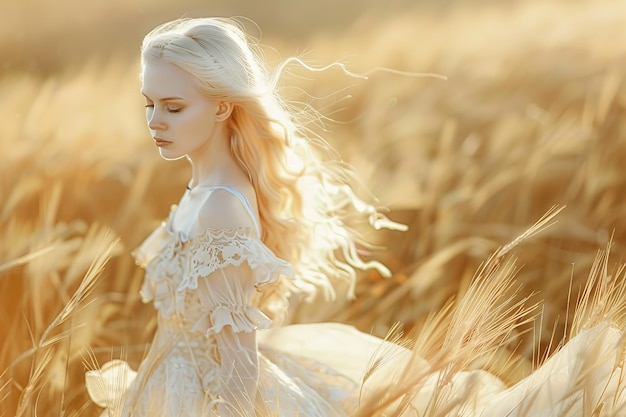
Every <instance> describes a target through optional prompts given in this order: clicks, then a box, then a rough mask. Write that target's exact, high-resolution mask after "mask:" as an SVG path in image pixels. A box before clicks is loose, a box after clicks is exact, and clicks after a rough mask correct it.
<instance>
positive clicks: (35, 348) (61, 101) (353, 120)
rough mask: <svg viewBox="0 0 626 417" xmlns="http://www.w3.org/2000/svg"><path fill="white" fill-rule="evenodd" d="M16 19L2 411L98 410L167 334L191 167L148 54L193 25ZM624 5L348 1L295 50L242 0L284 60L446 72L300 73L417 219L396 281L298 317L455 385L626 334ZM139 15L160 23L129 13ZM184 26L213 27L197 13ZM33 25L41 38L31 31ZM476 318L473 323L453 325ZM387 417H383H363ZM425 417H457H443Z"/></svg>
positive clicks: (410, 218)
mask: <svg viewBox="0 0 626 417" xmlns="http://www.w3.org/2000/svg"><path fill="white" fill-rule="evenodd" d="M17 3H18V2H14V4H6V5H3V7H6V11H7V13H6V14H4V15H3V17H1V18H0V21H3V23H4V24H3V25H0V26H2V32H0V37H1V38H2V41H0V48H2V51H3V59H4V65H3V69H2V73H1V74H2V75H1V78H0V114H2V123H0V155H1V159H0V161H1V163H2V168H1V169H2V175H1V177H0V201H1V202H2V204H1V206H0V231H1V237H2V239H1V241H0V297H1V302H0V329H1V330H0V332H2V333H1V334H0V336H1V340H2V345H1V348H0V416H12V415H17V416H34V415H37V416H44V417H46V416H62V415H64V416H66V415H67V416H77V415H97V413H98V410H97V408H96V407H95V406H94V405H92V404H91V403H90V402H89V400H88V397H87V393H86V390H85V388H84V373H85V371H86V370H87V369H92V368H94V367H95V366H96V364H97V363H103V362H105V361H106V360H108V359H111V358H120V357H122V358H125V359H127V360H128V361H129V362H130V363H131V365H132V366H134V367H135V368H136V366H137V364H138V363H139V362H140V360H141V358H142V355H143V354H144V352H145V349H146V343H148V342H149V341H150V339H151V336H152V333H153V331H154V328H155V318H154V310H153V309H152V307H151V306H149V305H143V304H142V303H141V302H140V300H139V286H140V285H141V279H142V271H141V270H140V269H138V268H137V267H136V266H135V264H134V262H133V260H132V258H131V256H130V251H131V250H132V249H133V248H134V247H135V246H136V245H138V244H139V243H140V242H141V240H142V239H143V238H144V237H145V236H146V235H147V234H148V233H149V231H150V230H152V228H154V227H155V226H156V225H157V224H158V223H159V222H160V221H161V219H162V218H163V217H164V216H166V214H167V212H168V211H169V207H170V204H172V203H173V202H175V201H177V199H178V198H179V196H180V194H181V192H182V190H183V189H184V186H185V184H186V181H187V178H188V176H189V174H190V172H189V170H188V167H187V166H186V164H185V163H184V162H175V163H172V162H166V161H162V160H160V159H159V157H158V154H157V152H156V151H155V149H153V145H152V143H151V141H150V137H149V134H148V132H147V129H146V127H145V119H144V114H143V102H142V98H141V96H140V94H139V93H138V90H139V81H138V72H139V66H138V60H137V59H138V57H137V56H136V55H137V51H138V44H139V42H140V39H141V35H142V34H143V33H145V32H146V31H147V30H148V29H149V28H150V27H152V26H154V25H155V24H157V23H159V22H160V21H164V20H168V19H171V18H174V17H179V16H180V15H183V14H184V13H185V10H186V9H184V6H180V5H178V6H176V7H174V6H172V5H170V4H168V3H167V2H165V1H162V2H159V1H157V2H153V3H151V4H149V3H147V2H144V1H139V0H138V1H137V2H136V3H125V4H121V2H120V4H117V3H116V2H111V3H110V4H109V6H108V7H109V9H106V10H105V12H106V13H105V12H103V10H102V9H101V8H99V7H104V6H98V7H96V6H93V5H91V3H89V5H83V6H80V7H82V9H77V7H79V6H78V4H79V3H77V2H76V3H74V2H72V1H69V0H67V1H66V2H61V3H59V5H58V7H57V8H56V9H55V10H54V13H53V12H52V11H50V12H49V13H48V11H47V10H46V9H45V7H44V6H43V3H41V4H40V3H38V2H36V1H34V0H28V1H25V2H23V3H20V4H17ZM66 3H67V4H66ZM622 3H623V2H622V0H595V1H593V0H569V1H565V0H551V1H538V0H537V1H533V0H527V1H515V2H504V1H501V2H497V1H484V2H479V1H474V2H463V1H456V2H446V5H445V6H443V5H442V4H440V5H438V6H437V7H434V6H433V5H432V4H430V3H429V2H427V1H423V2H417V3H412V2H408V1H407V2H400V1H399V2H397V4H396V5H395V7H391V6H390V7H389V8H388V10H386V11H385V12H384V13H381V12H379V9H377V8H380V7H382V4H378V3H376V2H374V1H371V2H364V3H363V4H367V6H368V7H369V8H365V7H363V10H353V9H351V8H350V6H351V5H352V6H355V5H356V4H358V3H350V2H346V3H345V4H344V5H343V6H342V7H340V8H339V10H338V11H337V14H338V15H339V16H343V19H344V20H343V21H337V22H330V23H329V22H328V21H324V22H322V19H323V18H322V17H320V16H319V15H315V16H317V17H316V18H317V19H319V27H318V28H317V29H316V22H318V21H317V20H315V19H312V20H311V21H309V22H307V24H306V25H304V26H305V27H303V28H300V30H301V32H298V33H296V32H293V33H292V32H290V31H295V29H294V27H295V26H297V25H294V24H293V22H291V26H288V25H285V26H284V28H283V29H282V30H281V26H280V24H281V22H282V21H281V19H285V17H284V16H283V15H281V14H280V13H278V12H276V13H274V14H272V13H270V12H268V11H267V10H265V9H263V10H261V9H262V8H259V7H258V6H257V7H254V6H250V4H248V5H247V8H246V7H243V5H244V3H241V5H240V6H241V9H242V10H241V11H238V12H237V13H239V14H243V13H244V11H248V13H247V16H250V17H251V18H252V19H254V20H255V21H256V22H257V23H258V25H259V27H260V28H261V29H263V28H264V25H266V27H268V30H263V36H262V38H261V43H262V44H263V45H264V47H265V51H266V54H267V58H268V60H269V61H270V63H273V64H277V63H278V62H279V61H280V59H283V58H286V57H287V56H289V55H291V54H298V55H300V56H302V57H303V59H305V60H306V62H308V63H309V64H311V65H313V66H316V65H318V66H323V65H326V64H328V63H330V62H341V63H343V64H345V65H346V67H347V68H349V69H350V70H351V71H353V72H356V73H366V72H370V71H371V70H373V69H375V68H378V67H385V68H390V69H395V70H398V71H405V72H412V73H423V74H437V75H438V76H421V77H416V76H413V75H407V74H400V73H397V72H396V73H392V72H389V71H373V72H370V75H369V77H368V79H366V80H365V79H361V78H353V77H349V76H348V75H346V74H345V73H342V72H341V71H338V70H336V69H330V70H327V71H323V72H314V73H312V72H309V71H306V70H304V69H302V68H297V67H294V68H292V69H291V70H290V71H289V74H287V79H286V80H285V85H286V86H285V87H284V88H285V94H286V95H287V96H288V97H289V98H290V99H291V100H293V101H298V102H306V103H310V104H312V105H313V106H314V107H316V108H318V109H319V110H320V111H321V113H322V114H324V115H325V116H327V117H328V119H329V120H328V121H327V122H325V125H324V126H323V129H324V130H323V134H324V136H325V137H326V138H327V140H328V141H329V142H330V143H331V144H332V145H333V146H334V147H335V148H336V149H337V150H338V151H339V153H340V154H341V155H342V156H343V157H344V159H345V160H346V161H348V162H350V163H351V164H352V165H354V166H355V167H356V169H357V171H358V172H359V173H360V174H361V175H362V177H363V180H364V183H365V184H366V185H367V186H368V187H369V189H370V190H371V191H372V193H373V194H374V195H376V196H377V197H378V198H379V200H380V202H381V204H382V205H384V206H386V207H388V208H389V217H390V218H392V219H394V220H397V221H400V222H403V223H405V224H407V225H408V226H409V230H408V232H404V233H400V232H380V233H378V234H376V235H372V236H371V238H372V239H373V240H375V241H376V243H377V244H378V245H379V246H380V247H381V249H380V250H377V251H376V252H375V254H374V255H375V256H376V257H377V258H379V259H381V260H382V261H383V262H385V263H386V264H387V265H388V266H389V267H390V268H391V270H392V271H393V275H392V277H391V278H388V279H385V278H382V277H381V276H379V275H378V274H376V273H363V274H361V275H360V276H359V281H358V285H357V298H356V299H355V300H350V301H349V300H346V299H345V298H342V297H339V299H338V300H337V301H335V302H333V303H331V304H328V305H324V306H323V308H321V305H322V303H325V301H324V300H316V301H315V302H314V303H312V304H308V305H301V306H295V307H294V311H293V314H292V320H293V321H296V322H314V321H325V320H331V321H341V322H345V323H349V324H352V325H355V326H356V327H358V328H359V329H361V330H363V331H366V332H370V333H373V334H375V335H377V336H381V337H383V336H385V335H388V334H389V333H390V331H392V330H394V329H395V330H394V331H395V332H396V333H397V332H399V331H400V330H402V331H404V333H405V334H406V335H407V337H409V338H413V339H414V341H415V343H416V346H417V347H419V352H418V353H419V355H421V356H422V357H425V358H427V359H428V358H435V357H436V358H437V361H439V362H437V364H438V365H437V366H439V367H440V369H443V368H445V367H446V366H451V364H453V365H454V366H452V368H454V369H458V370H475V369H484V370H487V371H489V372H490V373H492V374H495V375H497V376H498V377H499V378H500V379H501V380H502V381H503V382H504V383H505V384H507V385H512V384H514V383H516V382H517V381H519V380H521V379H522V378H523V377H524V376H526V375H528V374H530V373H532V372H533V370H534V369H536V367H537V366H538V365H539V364H540V363H542V361H544V360H546V358H548V357H549V356H550V354H552V352H555V351H557V350H558V349H559V348H560V347H561V345H562V344H563V343H565V342H566V341H567V340H569V339H570V338H571V337H573V336H575V335H576V334H577V333H579V332H581V331H583V330H584V329H586V328H589V327H590V326H592V325H594V324H598V323H602V322H608V323H610V325H612V326H615V327H616V328H618V329H622V328H623V327H624V325H626V318H625V317H624V312H625V311H626V299H625V297H624V296H623V295H624V289H625V284H624V271H623V263H622V262H623V259H622V258H623V256H624V253H625V251H624V249H625V246H624V245H625V244H626V218H625V216H624V215H623V212H622V210H625V211H626V175H624V167H625V166H626V80H625V79H624V78H625V77H624V75H625V69H626V30H625V29H624V22H626V8H624V5H623V4H622ZM93 4H96V3H93ZM218 4H219V6H216V7H218V9H219V7H222V8H223V9H219V10H224V11H227V10H228V9H227V8H226V6H225V5H226V4H227V3H226V2H224V4H222V3H218ZM307 7H309V8H310V10H308V9H306V8H307ZM320 7H326V6H323V5H322V6H320ZM328 7H330V6H328ZM302 8H303V10H302V11H301V13H302V15H306V13H308V12H310V11H312V10H313V9H315V7H314V6H310V5H305V3H304V2H302ZM257 9H258V10H257ZM138 10H141V13H142V14H141V16H145V19H143V20H142V21H141V23H137V21H136V20H134V19H132V18H131V17H129V16H137V13H139V12H138ZM188 10H189V14H197V15H200V14H202V13H206V8H204V9H203V8H202V5H201V3H200V2H189V5H188ZM289 10H290V12H291V13H295V11H294V10H292V9H289ZM316 10H317V9H316ZM329 11H330V9H329ZM107 13H108V14H107ZM133 13H135V15H133ZM220 13H223V11H221V12H220ZM29 14H30V16H32V19H33V22H34V23H35V24H33V25H31V26H28V30H26V29H24V28H21V29H20V28H19V27H18V26H19V23H20V22H23V19H24V16H26V15H29ZM73 14H75V15H76V16H79V17H75V18H76V19H77V22H79V23H77V24H76V25H77V27H79V28H80V29H81V30H82V29H84V28H86V27H90V25H93V26H92V27H94V32H97V31H96V30H100V29H102V28H103V27H109V26H112V24H115V23H116V22H117V24H118V25H117V26H115V27H116V30H114V31H111V28H110V27H109V28H108V29H107V30H108V31H109V32H115V33H114V34H112V35H111V39H105V38H104V36H102V35H100V37H98V36H97V33H100V32H97V33H95V34H94V33H92V34H86V35H85V36H84V37H83V36H80V33H78V34H77V33H76V32H72V31H67V30H65V31H64V30H62V29H63V28H64V25H66V23H67V22H66V19H67V16H70V15H73ZM17 16H19V17H20V18H19V19H18V18H16V17H17ZM103 16H104V17H103ZM12 17H13V18H12ZM90 19H91V20H90ZM98 19H99V20H98ZM337 19H339V18H337ZM288 20H290V21H291V20H293V19H288ZM246 25H250V22H247V23H246ZM31 27H32V30H31ZM252 29H253V30H254V29H255V27H254V26H253V25H252ZM307 31H308V32H307ZM16 39H20V41H19V42H17V41H16ZM124 39H125V40H124ZM44 40H45V42H44ZM55 42H57V43H55ZM55 45H60V46H56V47H55ZM86 51H92V52H93V53H91V54H88V53H86ZM439 76H443V77H445V80H444V79H442V78H441V77H439ZM545 213H552V215H553V217H550V218H549V219H547V220H546V223H547V224H544V225H543V226H541V227H540V229H541V230H540V232H539V233H531V234H529V235H528V236H527V235H524V232H525V231H526V230H528V228H529V227H531V226H532V225H533V224H534V223H535V222H537V221H538V220H539V219H541V218H542V216H543V215H544V214H545ZM530 235H532V236H530ZM519 236H521V238H519V239H518V237H519ZM509 242H513V243H512V244H511V245H509V246H507V244H509ZM503 248H504V249H503ZM505 252H506V253H505ZM481 265H482V266H481ZM341 285H342V284H341V283H338V287H339V288H341ZM486 306H491V307H486ZM460 314H465V316H466V318H467V320H469V321H465V322H463V323H460V322H457V321H455V320H456V319H455V317H457V316H458V315H460ZM474 318H475V319H476V320H475V321H472V320H473V319H474ZM468 322H469V323H472V325H473V326H474V328H473V330H474V331H475V333H476V334H480V336H479V337H478V339H476V340H473V339H471V338H470V339H471V340H472V341H471V343H470V342H468V343H467V345H466V346H465V347H463V349H460V350H459V349H457V350H456V351H454V352H453V349H452V348H451V346H448V345H446V340H448V339H449V338H450V337H452V336H451V335H455V334H457V333H458V332H459V331H460V329H461V327H462V326H463V325H465V324H467V323H468ZM397 323H399V324H397ZM464 323H465V324H464ZM441 352H447V353H446V354H447V355H448V356H446V355H444V354H441ZM592 354H593V353H592V352H590V353H589V355H590V356H591V355H592ZM578 360H580V361H583V360H584V358H578ZM584 384H585V383H584V381H581V382H580V387H582V388H581V389H583V388H584ZM397 389H398V390H399V391H398V393H397V395H398V396H402V395H404V394H406V393H407V392H409V391H410V388H407V385H403V384H398V387H397ZM381 395H382V394H381ZM381 407H382V406H380V403H376V402H375V401H373V402H372V403H368V404H367V405H366V407H364V408H363V409H362V410H361V414H360V415H382V414H380V413H381V412H382V411H380V410H381V409H382V408H381ZM622 411H623V410H622ZM389 415H391V414H389ZM427 415H430V416H439V415H440V416H444V415H457V414H454V412H453V411H451V410H450V409H449V408H445V407H443V406H441V407H440V408H437V407H432V408H430V409H429V412H428V414H427ZM582 415H585V416H586V415H589V416H591V415H603V416H604V415H607V416H608V415H615V416H619V415H620V412H619V410H617V411H616V410H612V409H611V408H610V407H608V406H607V407H605V408H603V409H598V408H596V409H593V408H591V409H589V408H588V409H585V412H584V413H583V414H582ZM622 415H623V414H622Z"/></svg>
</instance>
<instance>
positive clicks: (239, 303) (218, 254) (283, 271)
mask: <svg viewBox="0 0 626 417" xmlns="http://www.w3.org/2000/svg"><path fill="white" fill-rule="evenodd" d="M192 246H193V248H190V249H191V257H190V260H189V268H190V271H189V275H188V279H187V280H183V282H181V283H180V285H181V287H182V288H185V289H191V290H196V291H197V294H198V298H199V301H200V303H201V305H202V309H203V312H204V314H203V316H202V317H200V319H199V320H198V321H197V322H196V323H195V325H194V327H195V329H196V330H200V329H203V330H204V331H205V332H206V333H207V335H209V334H211V333H214V334H215V333H219V332H221V331H222V330H223V329H224V327H226V326H228V327H230V329H231V330H232V331H233V332H235V333H239V332H251V331H253V330H257V329H266V328H268V327H269V326H270V325H271V323H272V321H271V320H270V318H269V317H268V316H267V315H266V314H265V313H264V312H263V311H262V310H261V309H260V308H259V306H256V305H255V304H254V297H255V294H256V292H257V290H261V289H262V287H264V286H265V285H268V284H272V283H275V282H276V281H277V280H278V279H279V277H280V276H281V275H286V276H290V275H293V272H292V270H291V267H290V266H289V264H287V263H286V262H285V261H282V260H280V259H278V258H277V257H276V256H275V255H274V254H273V253H272V252H271V251H270V250H269V248H267V247H266V246H265V245H264V244H263V243H262V242H261V241H260V240H258V239H257V238H256V237H253V236H250V235H249V233H248V232H247V231H244V230H221V231H211V232H210V233H207V234H206V235H204V236H202V237H201V238H200V239H198V241H197V242H194V244H193V245H192Z"/></svg>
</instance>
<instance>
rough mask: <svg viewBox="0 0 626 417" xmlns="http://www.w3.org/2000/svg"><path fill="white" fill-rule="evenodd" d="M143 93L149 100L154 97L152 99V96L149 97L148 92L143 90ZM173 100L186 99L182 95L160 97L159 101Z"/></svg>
mask: <svg viewBox="0 0 626 417" xmlns="http://www.w3.org/2000/svg"><path fill="white" fill-rule="evenodd" d="M141 94H142V95H143V96H144V97H145V98H147V99H149V100H152V99H151V98H150V97H148V96H147V95H146V93H144V92H143V91H142V92H141ZM172 100H184V98H182V97H164V98H160V99H159V100H158V101H172Z"/></svg>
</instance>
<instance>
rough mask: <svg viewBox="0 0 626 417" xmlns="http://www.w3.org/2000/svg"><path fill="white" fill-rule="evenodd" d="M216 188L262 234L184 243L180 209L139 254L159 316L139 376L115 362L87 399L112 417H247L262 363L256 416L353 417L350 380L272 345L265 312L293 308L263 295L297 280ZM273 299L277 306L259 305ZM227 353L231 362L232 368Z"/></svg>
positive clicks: (215, 235) (223, 232) (95, 376)
mask: <svg viewBox="0 0 626 417" xmlns="http://www.w3.org/2000/svg"><path fill="white" fill-rule="evenodd" d="M214 189H223V190H227V191H229V192H231V193H232V194H233V195H235V196H236V197H238V198H239V199H240V200H241V202H242V204H243V205H244V207H245V208H246V210H247V211H248V212H249V214H250V216H251V217H252V219H253V220H254V221H255V225H256V230H250V229H248V228H245V229H243V228H242V229H219V230H214V229H211V230H207V231H206V232H205V233H203V234H201V235H199V236H196V237H193V238H191V239H187V238H186V237H185V236H182V235H181V234H180V233H179V234H176V233H174V231H173V230H172V227H171V223H172V222H171V221H172V218H173V214H174V213H175V208H173V209H172V211H171V213H170V217H169V218H168V220H167V221H166V222H164V223H163V224H161V226H160V227H158V228H157V229H156V230H155V231H154V232H153V233H152V234H151V235H150V236H149V237H148V238H147V239H146V240H145V241H144V243H143V244H142V245H140V247H139V248H138V249H137V250H136V251H135V252H134V256H135V258H136V261H137V262H138V264H139V265H141V266H143V267H145V270H146V275H145V279H144V284H143V286H142V291H141V294H142V299H143V301H144V302H150V301H152V302H153V303H154V306H155V307H156V309H157V310H158V329H157V332H156V334H155V337H154V340H153V342H152V345H151V347H150V351H149V352H148V354H147V355H146V357H145V358H144V360H143V361H142V363H141V365H140V367H139V369H138V370H137V372H136V373H135V372H134V371H132V370H131V369H130V368H129V367H128V365H127V364H126V363H125V362H123V361H118V360H116V361H112V362H109V363H107V364H105V365H104V366H103V367H102V368H101V369H100V370H96V371H90V372H88V373H87V389H88V391H89V394H90V396H91V397H92V399H93V400H94V401H95V402H96V403H97V404H99V405H101V406H103V407H105V408H106V410H105V415H107V414H108V415H109V416H130V415H132V416H136V417H139V416H150V417H159V416H163V417H175V416H213V415H224V414H227V413H231V414H232V415H247V414H251V412H240V410H241V409H245V408H243V407H240V405H241V404H246V403H250V399H249V398H248V397H247V396H246V395H245V390H241V389H240V388H241V387H242V386H244V385H245V384H246V383H247V382H249V381H246V378H247V376H246V375H245V373H246V370H247V369H249V364H247V363H245V362H246V361H247V360H255V359H256V362H258V370H259V375H258V380H257V381H256V383H257V384H258V387H257V390H256V391H257V392H256V401H255V413H256V414H257V415H272V416H274V415H281V416H283V415H284V416H296V415H298V416H303V417H305V416H311V417H313V416H315V417H325V416H345V415H347V414H348V413H349V412H350V411H351V410H353V409H354V407H355V401H354V398H355V390H356V388H357V387H356V383H355V381H354V380H353V379H351V378H349V377H347V376H344V375H341V374H340V373H337V372H335V371H334V370H333V368H331V367H330V366H328V365H327V364H323V363H320V362H318V361H316V360H315V359H313V358H311V357H306V356H301V355H298V354H297V352H294V354H289V353H285V352H283V351H279V350H275V349H273V348H272V347H271V344H272V343H273V341H274V340H275V339H274V337H273V336H272V335H270V334H269V333H268V334H265V333H264V329H269V328H270V327H271V325H272V320H271V319H270V318H269V317H268V315H267V314H266V312H265V311H264V310H273V309H276V308H283V307H284V306H285V305H286V304H283V303H280V301H281V298H284V295H281V294H276V295H277V297H267V296H264V295H266V294H264V291H265V288H266V287H269V290H270V291H272V290H276V289H277V288H272V286H273V284H276V283H277V281H278V280H279V278H281V277H282V279H285V277H291V276H292V275H293V271H292V268H291V266H290V265H289V264H288V263H287V262H285V261H283V260H281V259H279V258H277V257H276V256H275V255H274V253H273V252H272V251H271V250H270V249H269V248H268V247H267V246H265V245H264V244H263V242H261V240H260V238H259V236H260V233H259V227H258V222H257V221H256V218H255V216H254V214H253V212H252V210H251V207H250V205H249V203H248V201H247V200H246V199H245V197H244V196H243V195H242V194H241V193H239V192H238V191H237V190H233V189H230V188H227V187H213V190H214ZM213 190H209V192H212V191H213ZM268 299H269V300H270V301H272V302H273V303H274V304H278V306H265V305H261V303H263V302H264V300H268ZM277 301H278V303H277ZM282 301H284V300H282ZM346 327H347V326H346ZM294 329H295V328H294ZM341 329H342V330H333V326H332V325H330V326H327V327H325V329H324V330H323V332H326V336H323V335H318V336H320V337H321V339H324V338H325V339H326V340H328V338H329V337H333V336H332V333H333V332H334V331H335V332H336V331H339V332H341V333H343V328H341ZM253 331H256V332H257V334H258V337H257V340H258V351H249V352H248V351H245V350H244V351H242V345H241V343H240V342H239V338H238V335H241V334H242V333H250V332H253ZM350 331H352V330H350ZM354 333H355V334H356V333H357V332H354ZM363 337H364V340H370V341H375V340H377V339H375V338H371V339H368V337H367V336H366V335H363ZM317 341H318V342H319V341H320V339H317ZM333 343H334V342H333ZM323 349H324V348H320V350H323ZM229 352H230V354H232V355H233V356H232V358H226V359H228V360H226V359H225V358H224V355H228V354H229Z"/></svg>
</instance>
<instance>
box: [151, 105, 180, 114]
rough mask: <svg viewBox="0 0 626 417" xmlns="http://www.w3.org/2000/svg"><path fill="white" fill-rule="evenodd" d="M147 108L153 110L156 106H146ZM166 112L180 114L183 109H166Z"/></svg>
mask: <svg viewBox="0 0 626 417" xmlns="http://www.w3.org/2000/svg"><path fill="white" fill-rule="evenodd" d="M146 108H147V109H153V108H154V104H146ZM166 110H167V111H168V113H180V111H181V110H182V108H176V109H171V108H166Z"/></svg>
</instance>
